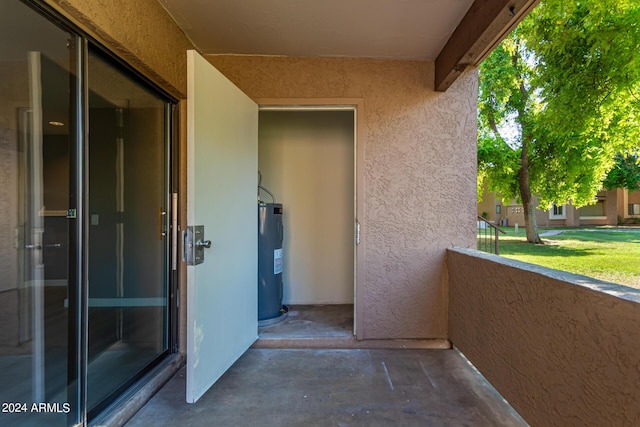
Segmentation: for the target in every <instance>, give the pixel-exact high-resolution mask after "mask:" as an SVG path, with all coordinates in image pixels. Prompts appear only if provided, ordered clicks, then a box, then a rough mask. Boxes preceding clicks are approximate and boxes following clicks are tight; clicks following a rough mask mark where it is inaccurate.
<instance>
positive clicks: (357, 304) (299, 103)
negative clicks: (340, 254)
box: [254, 98, 366, 340]
mask: <svg viewBox="0 0 640 427" xmlns="http://www.w3.org/2000/svg"><path fill="white" fill-rule="evenodd" d="M254 101H255V102H256V103H257V104H258V112H260V111H336V110H346V111H353V119H354V136H353V150H354V165H353V173H354V176H353V178H354V179H353V185H354V188H353V197H354V200H353V207H354V218H353V220H354V230H353V235H354V241H353V248H354V249H353V256H354V266H353V276H354V277H353V300H354V301H353V302H354V309H353V317H354V318H353V334H354V335H355V337H356V339H357V340H362V339H364V316H363V312H364V310H363V304H362V292H361V290H362V289H363V284H362V280H363V278H364V254H365V247H366V242H365V239H362V238H361V236H362V224H363V222H364V140H363V137H364V129H365V111H364V99H363V98H256V99H254ZM259 142H260V141H258V143H259ZM357 240H359V242H358V241H357Z"/></svg>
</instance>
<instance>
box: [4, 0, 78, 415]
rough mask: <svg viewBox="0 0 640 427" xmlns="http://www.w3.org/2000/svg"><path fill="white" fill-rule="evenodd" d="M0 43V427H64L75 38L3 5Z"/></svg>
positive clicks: (68, 404) (70, 410)
mask: <svg viewBox="0 0 640 427" xmlns="http://www.w3.org/2000/svg"><path fill="white" fill-rule="evenodd" d="M18 28H29V29H30V31H31V32H32V34H31V36H30V37H26V38H25V37H21V36H20V31H19V30H18ZM0 40H2V49H0V383H1V384H2V385H3V386H2V387H1V388H0V400H1V401H2V402H6V403H7V404H8V403H9V402H11V404H13V405H14V406H13V407H4V408H3V409H4V410H5V411H3V412H2V414H0V424H2V425H29V426H32V425H51V426H56V425H67V424H68V423H69V422H74V421H75V420H77V413H76V411H77V405H73V406H74V407H72V401H73V398H74V392H71V393H69V390H70V389H69V388H68V384H69V383H70V382H71V381H73V375H71V374H70V371H69V369H68V366H69V361H70V359H69V355H68V349H69V344H70V341H69V339H68V336H69V335H68V330H69V329H68V328H69V319H70V313H72V314H71V315H73V313H75V310H74V307H71V308H70V307H69V306H68V290H69V267H70V262H69V261H70V260H69V257H68V248H69V230H70V226H71V224H72V221H73V219H71V218H69V217H68V209H69V206H70V203H69V195H70V182H71V181H72V179H71V176H72V173H71V167H70V161H69V159H70V147H71V145H72V140H73V138H72V137H71V133H72V131H71V128H72V123H71V117H72V110H74V108H75V106H74V104H73V102H72V101H71V100H72V93H73V86H74V82H75V77H74V75H73V73H72V72H71V71H70V66H71V64H72V58H73V56H74V41H75V37H74V36H73V35H71V34H70V33H68V32H66V31H64V30H62V29H60V28H58V27H56V26H55V25H53V24H52V23H51V22H49V21H47V20H46V19H44V18H43V17H41V16H39V15H37V14H35V13H34V12H33V11H32V10H30V9H29V8H28V7H26V6H25V5H23V4H21V3H19V2H3V5H2V14H0ZM5 41H8V42H5ZM40 403H49V404H51V405H50V406H49V407H48V408H47V409H48V410H46V411H38V410H36V411H34V409H33V404H36V405H37V404H40ZM36 408H37V407H36Z"/></svg>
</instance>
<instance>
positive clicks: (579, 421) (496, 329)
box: [447, 249, 640, 426]
mask: <svg viewBox="0 0 640 427" xmlns="http://www.w3.org/2000/svg"><path fill="white" fill-rule="evenodd" d="M447 260H448V261H447V263H448V267H449V277H450V282H449V287H450V317H449V328H450V339H451V341H452V343H453V344H454V345H455V346H457V347H458V348H459V349H460V350H461V351H462V352H463V353H464V354H465V356H467V357H468V358H469V360H470V361H471V362H472V363H473V364H474V365H475V366H476V367H477V368H478V369H479V370H480V372H482V374H483V375H484V376H485V377H486V378H487V379H488V380H489V381H490V382H491V383H492V384H493V385H494V386H495V387H496V389H498V391H499V392H500V393H501V394H502V395H503V396H504V397H505V399H507V400H508V401H509V403H511V405H513V407H514V408H515V409H516V410H517V411H518V412H519V413H520V415H522V416H523V417H524V419H525V420H527V422H529V423H530V424H531V425H535V426H631V425H634V426H637V425H640V404H639V402H640V291H639V290H635V289H631V288H627V287H624V286H619V285H614V284H610V283H606V282H600V281H597V280H595V279H590V278H588V277H584V276H577V275H573V274H570V273H565V272H560V271H556V270H550V269H547V268H544V267H540V266H534V265H530V264H526V263H521V262H517V261H513V260H508V259H506V258H501V257H497V256H495V255H490V254H484V253H480V252H477V251H473V250H469V249H455V250H450V251H449V252H448V257H447Z"/></svg>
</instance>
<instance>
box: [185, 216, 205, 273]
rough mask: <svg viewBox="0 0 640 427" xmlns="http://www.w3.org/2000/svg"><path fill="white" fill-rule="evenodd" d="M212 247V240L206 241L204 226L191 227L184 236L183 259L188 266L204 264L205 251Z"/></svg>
mask: <svg viewBox="0 0 640 427" xmlns="http://www.w3.org/2000/svg"><path fill="white" fill-rule="evenodd" d="M210 247H211V240H205V239H204V225H190V226H188V227H187V229H186V230H185V231H183V234H182V248H183V249H182V259H183V261H184V262H186V263H187V265H198V264H202V263H203V262H204V250H205V249H208V248H210Z"/></svg>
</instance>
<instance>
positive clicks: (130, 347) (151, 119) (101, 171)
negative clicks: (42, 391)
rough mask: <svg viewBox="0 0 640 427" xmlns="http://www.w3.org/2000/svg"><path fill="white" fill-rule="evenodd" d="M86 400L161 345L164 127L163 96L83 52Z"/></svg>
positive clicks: (96, 404) (114, 387)
mask: <svg viewBox="0 0 640 427" xmlns="http://www.w3.org/2000/svg"><path fill="white" fill-rule="evenodd" d="M88 68H89V71H88V76H89V79H88V81H89V144H88V153H89V157H88V161H89V164H88V170H89V181H88V193H89V204H88V206H89V207H88V212H87V216H88V221H89V225H88V227H89V233H88V251H89V258H88V259H89V266H88V272H89V273H88V274H89V301H88V311H89V321H88V328H89V329H88V333H89V339H88V345H89V353H88V371H87V372H88V378H87V381H88V383H87V386H88V388H87V400H88V408H89V410H90V413H91V411H92V410H93V412H95V411H97V410H99V409H101V408H102V407H103V406H104V405H105V404H107V403H108V401H109V400H110V398H111V397H112V396H113V395H114V394H115V393H118V392H119V391H121V390H122V389H123V388H124V387H126V386H128V385H129V384H130V383H131V381H132V380H134V379H135V378H136V376H137V375H139V374H140V373H141V372H142V371H143V370H144V369H145V368H146V367H148V365H149V364H150V363H152V362H153V361H154V360H155V359H157V358H158V357H159V356H160V355H161V354H162V353H164V352H165V351H167V350H168V339H167V338H168V327H167V315H168V311H167V295H168V292H167V290H168V275H167V272H168V265H167V253H168V252H167V237H166V227H167V216H168V215H167V204H168V203H167V200H168V189H167V179H166V176H167V172H166V171H167V159H166V157H167V156H166V152H167V145H166V141H167V135H166V119H165V112H166V108H167V104H166V102H165V101H163V99H162V98H160V97H158V96H157V95H156V94H154V93H153V92H151V91H149V90H147V89H146V88H145V87H144V86H142V85H141V84H140V83H138V82H137V81H135V80H132V79H131V78H129V77H128V76H127V75H125V74H124V73H123V72H122V71H121V70H120V69H119V68H117V67H116V66H114V65H113V64H111V63H110V62H109V61H107V60H105V59H103V58H102V57H101V56H99V55H98V54H95V53H90V55H89V59H88Z"/></svg>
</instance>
